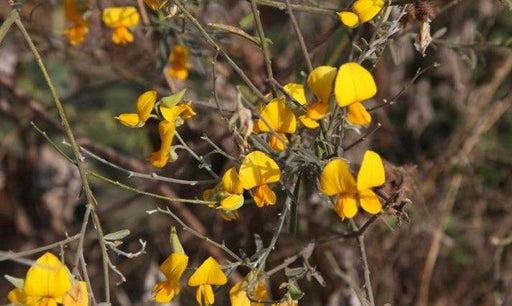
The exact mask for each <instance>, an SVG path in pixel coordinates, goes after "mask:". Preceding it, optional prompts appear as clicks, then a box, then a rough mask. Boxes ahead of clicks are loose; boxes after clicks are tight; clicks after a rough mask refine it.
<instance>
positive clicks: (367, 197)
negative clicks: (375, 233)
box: [359, 189, 382, 215]
mask: <svg viewBox="0 0 512 306" xmlns="http://www.w3.org/2000/svg"><path fill="white" fill-rule="evenodd" d="M359 203H360V204H361V207H362V208H363V209H364V210H366V211H367V212H368V213H370V214H373V215H375V214H378V213H380V212H381V211H382V204H381V203H380V200H379V198H378V197H377V195H376V194H375V192H373V191H372V190H371V189H367V190H365V191H360V192H359Z"/></svg>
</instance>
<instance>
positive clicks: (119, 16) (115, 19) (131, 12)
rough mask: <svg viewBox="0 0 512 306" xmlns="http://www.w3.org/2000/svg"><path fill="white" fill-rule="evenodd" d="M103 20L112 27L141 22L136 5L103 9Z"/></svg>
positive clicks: (130, 25)
mask: <svg viewBox="0 0 512 306" xmlns="http://www.w3.org/2000/svg"><path fill="white" fill-rule="evenodd" d="M102 19H103V22H104V23H105V24H106V25H107V26H108V27H110V28H117V27H134V26H136V25H137V24H139V19H140V16H139V12H138V11H137V8H135V7H134V6H121V7H107V8H105V9H104V10H103V16H102Z"/></svg>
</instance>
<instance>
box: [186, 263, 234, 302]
mask: <svg viewBox="0 0 512 306" xmlns="http://www.w3.org/2000/svg"><path fill="white" fill-rule="evenodd" d="M227 281H228V279H227V278H226V274H224V272H223V271H222V269H221V267H220V266H219V263H217V261H216V260H215V259H213V257H211V256H210V257H208V259H207V260H205V261H204V262H203V263H202V264H201V266H199V268H197V270H196V271H195V272H194V274H192V276H190V279H189V280H188V285H189V286H191V287H198V288H197V291H196V300H197V302H198V303H199V305H201V306H209V305H213V302H215V296H214V294H213V289H212V285H216V286H220V285H224V284H225V283H227Z"/></svg>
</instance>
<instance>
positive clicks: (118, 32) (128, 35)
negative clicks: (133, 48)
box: [112, 27, 133, 45]
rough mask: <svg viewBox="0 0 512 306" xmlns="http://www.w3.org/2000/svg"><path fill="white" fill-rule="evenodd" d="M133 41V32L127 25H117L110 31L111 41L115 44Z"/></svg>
mask: <svg viewBox="0 0 512 306" xmlns="http://www.w3.org/2000/svg"><path fill="white" fill-rule="evenodd" d="M132 41H133V34H132V32H130V30H128V28H127V27H117V28H115V30H114V32H113V33H112V42H113V43H114V44H117V45H126V44H127V43H131V42H132Z"/></svg>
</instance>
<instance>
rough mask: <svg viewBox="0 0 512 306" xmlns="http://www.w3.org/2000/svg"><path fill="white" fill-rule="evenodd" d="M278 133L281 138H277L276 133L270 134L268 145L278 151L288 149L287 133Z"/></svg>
mask: <svg viewBox="0 0 512 306" xmlns="http://www.w3.org/2000/svg"><path fill="white" fill-rule="evenodd" d="M277 135H279V137H280V138H277V137H276V136H274V135H270V136H269V137H268V145H269V146H270V147H271V148H272V149H274V150H276V151H278V152H281V151H284V150H285V149H286V147H287V146H288V143H289V141H288V138H286V135H285V134H282V133H277Z"/></svg>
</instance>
